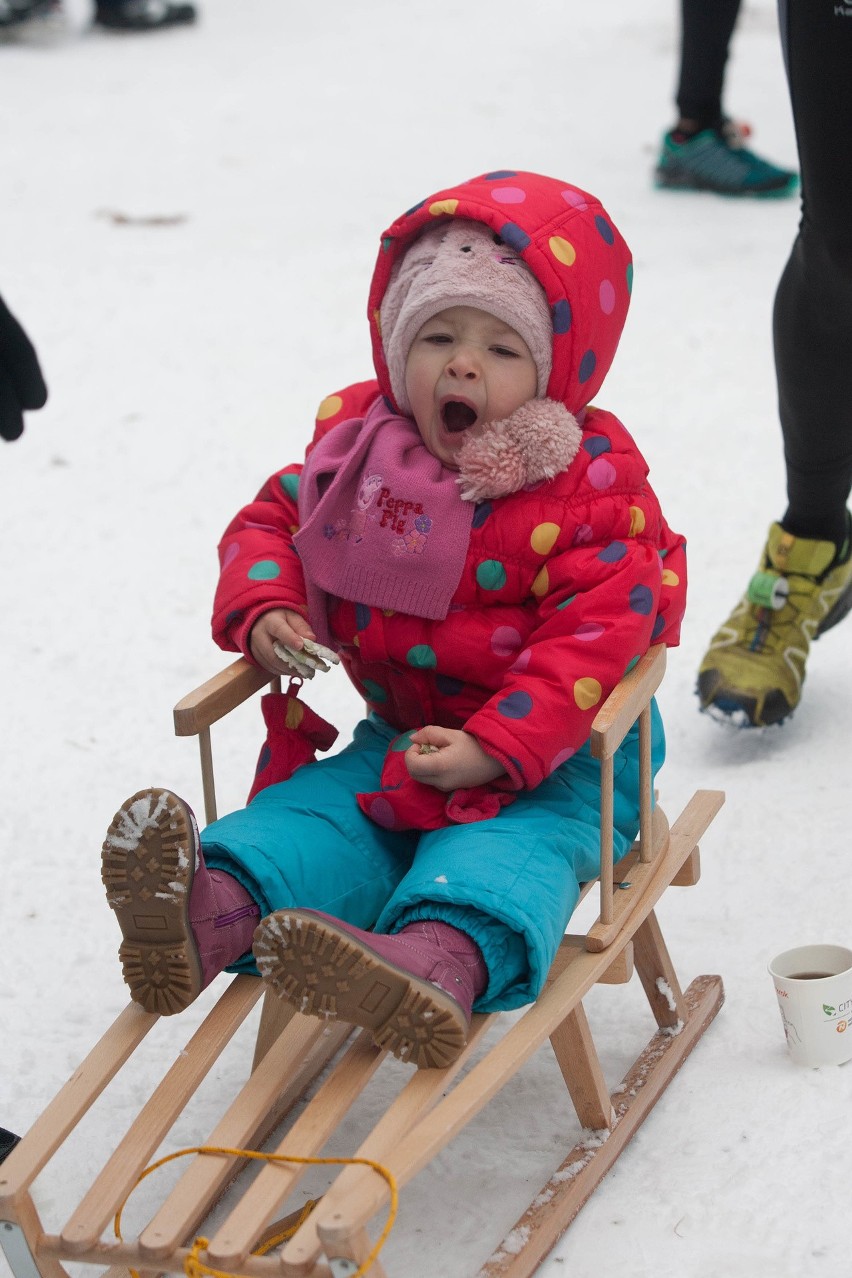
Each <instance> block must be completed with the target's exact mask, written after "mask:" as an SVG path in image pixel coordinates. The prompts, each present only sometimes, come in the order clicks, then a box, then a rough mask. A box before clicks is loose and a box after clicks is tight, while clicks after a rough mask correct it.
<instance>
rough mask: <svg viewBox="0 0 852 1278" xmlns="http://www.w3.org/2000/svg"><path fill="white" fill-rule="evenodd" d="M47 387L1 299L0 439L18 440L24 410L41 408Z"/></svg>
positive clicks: (30, 348) (30, 349) (25, 339)
mask: <svg viewBox="0 0 852 1278" xmlns="http://www.w3.org/2000/svg"><path fill="white" fill-rule="evenodd" d="M46 402H47V387H46V386H45V384H44V378H43V377H42V375H41V368H40V367H39V362H38V356H37V355H36V353H35V349H34V347H33V344H32V342H31V341H30V339H29V338H28V337H27V335H26V333H25V332H24V330H23V329H22V328H21V326H20V324H19V323H18V321H17V320H16V319H15V317H14V315H13V314H12V312H11V311H10V310H9V308H8V306H7V305H6V303H5V302H4V301H3V299H2V297H0V435H2V436H3V438H4V439H7V440H12V439H17V438H18V436H19V435H20V434H21V433H22V432H23V429H24V416H23V413H24V409H25V408H44V405H45V403H46Z"/></svg>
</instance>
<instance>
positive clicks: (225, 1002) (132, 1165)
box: [62, 976, 261, 1254]
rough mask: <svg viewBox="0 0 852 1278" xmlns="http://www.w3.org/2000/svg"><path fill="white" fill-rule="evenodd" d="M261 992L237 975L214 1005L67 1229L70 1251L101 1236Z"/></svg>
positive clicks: (65, 1238)
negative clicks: (187, 1099)
mask: <svg viewBox="0 0 852 1278" xmlns="http://www.w3.org/2000/svg"><path fill="white" fill-rule="evenodd" d="M260 994H261V987H260V982H259V981H258V980H256V979H254V978H252V977H250V976H237V977H235V979H234V980H233V981H232V982H231V985H230V986H229V988H228V989H227V990H226V991H225V993H224V994H223V995H222V997H221V998H220V999H219V1000H218V1002H217V1003H215V1004H214V1006H213V1008H212V1010H211V1011H210V1013H209V1014H208V1015H207V1017H206V1018H205V1020H204V1021H203V1023H202V1024H201V1025H200V1026H199V1028H198V1029H197V1030H196V1032H195V1034H193V1036H192V1038H191V1039H190V1041H189V1042H188V1043H187V1045H186V1047H185V1048H184V1050H183V1051H182V1052H181V1055H180V1056H179V1057H178V1059H177V1060H176V1061H175V1063H174V1065H172V1067H171V1069H170V1070H169V1072H168V1073H167V1074H166V1076H165V1077H164V1078H163V1080H162V1081H161V1083H160V1084H159V1085H158V1087H157V1088H156V1089H155V1090H154V1092H153V1093H152V1095H151V1097H150V1099H149V1100H148V1102H147V1104H145V1105H144V1106H143V1107H142V1109H141V1110H140V1112H139V1114H138V1116H137V1118H136V1120H135V1122H134V1123H133V1124H132V1125H131V1127H130V1129H129V1131H128V1132H127V1134H126V1136H125V1137H124V1139H123V1140H122V1141H121V1142H120V1144H119V1145H118V1147H117V1149H116V1151H115V1153H114V1154H113V1155H112V1157H111V1158H110V1159H109V1161H108V1162H107V1163H106V1165H105V1167H104V1169H103V1171H102V1172H101V1173H100V1175H99V1176H98V1178H97V1179H96V1180H95V1182H94V1183H93V1185H92V1187H91V1189H90V1190H89V1192H88V1193H87V1194H86V1196H85V1197H84V1198H83V1201H82V1202H81V1203H80V1206H79V1207H78V1208H77V1210H76V1211H75V1212H74V1214H73V1216H72V1217H71V1218H70V1220H69V1221H68V1223H67V1224H66V1225H65V1228H64V1229H63V1230H62V1241H63V1243H64V1244H65V1246H66V1247H67V1248H68V1251H69V1252H70V1253H71V1254H73V1253H74V1252H76V1251H85V1250H87V1249H88V1248H89V1247H91V1246H92V1245H93V1244H94V1243H95V1242H96V1241H97V1240H98V1238H99V1237H100V1236H101V1234H102V1233H103V1230H104V1228H105V1226H106V1225H107V1224H108V1223H109V1222H110V1221H111V1220H112V1218H113V1216H114V1215H115V1213H116V1211H117V1209H118V1208H119V1207H120V1205H121V1204H122V1202H123V1201H124V1199H125V1198H126V1196H127V1195H128V1194H129V1193H130V1191H131V1190H132V1189H133V1187H134V1185H135V1184H136V1181H137V1180H138V1178H139V1175H140V1173H141V1172H142V1171H144V1169H145V1167H146V1166H147V1164H148V1163H149V1162H150V1160H151V1157H152V1155H153V1154H154V1151H155V1150H156V1149H157V1148H158V1147H159V1145H160V1142H161V1140H162V1139H163V1137H164V1136H165V1134H166V1132H168V1131H169V1130H170V1129H171V1127H172V1126H173V1124H174V1122H175V1121H176V1119H177V1118H178V1117H179V1115H180V1114H181V1113H182V1111H183V1110H184V1108H185V1107H186V1098H187V1095H192V1094H193V1093H194V1092H195V1091H196V1090H197V1088H198V1086H199V1084H200V1083H201V1081H202V1079H203V1078H204V1077H205V1076H206V1075H207V1073H208V1071H209V1070H210V1068H211V1066H212V1065H213V1064H214V1063H215V1061H216V1060H217V1059H218V1057H219V1056H220V1055H221V1053H222V1051H223V1050H224V1048H225V1047H226V1046H227V1045H228V1043H229V1042H230V1040H231V1038H232V1037H233V1035H234V1034H235V1032H236V1031H237V1029H238V1028H239V1027H240V1025H241V1024H242V1023H243V1021H244V1020H245V1018H246V1017H247V1016H248V1014H249V1012H250V1011H251V1009H252V1008H253V1007H254V1005H255V1003H256V1002H257V1000H258V998H259V997H260Z"/></svg>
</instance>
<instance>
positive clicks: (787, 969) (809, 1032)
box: [769, 945, 852, 1066]
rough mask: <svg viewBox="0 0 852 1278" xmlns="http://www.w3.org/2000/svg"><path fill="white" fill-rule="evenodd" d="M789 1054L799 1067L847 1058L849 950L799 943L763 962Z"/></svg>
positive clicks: (851, 1034)
mask: <svg viewBox="0 0 852 1278" xmlns="http://www.w3.org/2000/svg"><path fill="white" fill-rule="evenodd" d="M769 975H770V976H771V977H772V980H773V981H774V982H775V993H776V994H777V995H778V1006H779V1008H780V1010H781V1020H782V1021H783V1022H784V1033H785V1034H786V1035H787V1046H788V1047H789V1049H790V1055H791V1056H792V1058H793V1060H794V1061H796V1062H797V1064H799V1065H810V1066H816V1065H842V1064H844V1062H845V1061H848V1060H852V950H847V949H846V948H845V947H844V946H842V945H800V946H799V947H798V948H797V949H795V950H785V951H784V953H783V954H779V955H778V957H777V958H774V959H773V960H772V962H771V963H770V964H769Z"/></svg>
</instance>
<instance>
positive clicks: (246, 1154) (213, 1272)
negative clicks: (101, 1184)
mask: <svg viewBox="0 0 852 1278" xmlns="http://www.w3.org/2000/svg"><path fill="white" fill-rule="evenodd" d="M190 1154H226V1155H227V1156H228V1157H231V1158H253V1159H256V1160H258V1161H260V1162H266V1163H300V1164H310V1165H315V1166H328V1165H333V1166H347V1167H349V1166H353V1167H355V1166H361V1167H371V1168H372V1169H373V1171H374V1172H376V1173H377V1174H378V1175H379V1176H381V1177H382V1178H383V1179H384V1180H386V1181H387V1183H388V1188H389V1190H390V1206H389V1207H388V1218H387V1220H386V1221H385V1226H384V1229H383V1230H382V1232H381V1234H380V1235H379V1237H378V1239H377V1241H376V1244H375V1246H374V1247H373V1249H372V1251H371V1252H370V1254H369V1255H368V1256H367V1258H366V1260H364V1261H362V1262H361V1264H360V1265H359V1267H358V1268H357V1269H356V1270H355V1272H354V1273H353V1275H352V1278H362V1275H363V1274H365V1273H366V1272H367V1270H368V1269H369V1268H370V1267H371V1265H372V1264H373V1261H374V1260H375V1259H376V1257H377V1256H378V1254H379V1252H380V1251H381V1249H382V1247H384V1245H385V1243H386V1242H387V1239H388V1235H389V1234H390V1231H391V1229H393V1224H394V1220H395V1219H396V1213H397V1207H398V1205H399V1190H398V1189H397V1183H396V1177H395V1176H394V1174H393V1172H391V1171H389V1170H388V1168H387V1167H383V1166H382V1164H381V1163H377V1162H375V1161H374V1160H373V1159H372V1158H307V1157H298V1156H297V1155H295V1154H263V1153H260V1152H259V1151H258V1150H256V1149H228V1148H226V1147H222V1146H219V1145H195V1146H192V1147H190V1148H189V1149H178V1150H177V1151H176V1152H175V1153H174V1154H166V1156H165V1157H164V1158H159V1159H158V1160H157V1161H156V1162H155V1163H151V1164H150V1166H148V1167H146V1168H145V1170H144V1171H143V1172H142V1173H141V1175H140V1176H139V1177H137V1180H136V1184H135V1185H134V1186H133V1189H131V1190H130V1192H129V1193H128V1194H126V1195H125V1198H124V1200H123V1202H122V1203H121V1205H120V1206H119V1208H118V1211H117V1212H116V1213H115V1219H114V1220H113V1232H114V1233H115V1236H116V1238H117V1239H118V1240H119V1242H121V1241H122V1237H121V1215H122V1212H123V1211H124V1208H125V1207H126V1206H127V1202H128V1199H129V1198H130V1195H131V1194H132V1193H133V1191H134V1190H135V1189H136V1188H137V1187H138V1186H139V1185H141V1183H142V1181H143V1180H144V1179H145V1177H146V1176H150V1175H151V1173H152V1172H155V1171H157V1169H158V1168H160V1167H164V1166H165V1164H166V1163H171V1162H173V1161H174V1159H176V1158H186V1157H188V1156H189V1155H190ZM317 1202H319V1199H311V1200H310V1201H309V1202H307V1203H305V1205H304V1207H303V1208H302V1211H301V1214H300V1215H299V1218H298V1220H297V1221H296V1222H295V1224H293V1225H291V1226H290V1227H289V1228H288V1229H285V1230H283V1231H282V1232H281V1233H280V1234H276V1235H275V1236H274V1237H273V1238H268V1239H267V1240H266V1242H265V1243H264V1244H263V1246H262V1247H258V1249H257V1251H254V1252H252V1255H253V1256H264V1255H265V1254H266V1253H267V1252H268V1251H272V1249H273V1247H277V1246H278V1245H279V1243H282V1242H286V1240H287V1239H288V1238H291V1237H292V1236H293V1234H295V1232H296V1230H297V1229H299V1227H300V1226H301V1225H302V1224H303V1222H304V1221H305V1220H307V1218H308V1216H309V1215H310V1214H311V1212H312V1211H313V1209H314V1207H315V1206H316V1205H317ZM209 1241H210V1240H209V1239H208V1238H196V1240H195V1242H194V1243H193V1245H192V1249H191V1251H190V1253H189V1255H188V1256H187V1257H186V1260H185V1261H184V1265H183V1268H184V1273H185V1274H186V1275H187V1278H203V1275H207V1278H239V1275H236V1274H231V1273H228V1272H226V1271H225V1270H222V1269H214V1268H213V1267H212V1266H211V1265H208V1264H207V1263H206V1262H205V1261H203V1260H202V1259H201V1252H202V1251H204V1250H205V1248H206V1247H207V1246H208V1243H209ZM130 1274H131V1275H132V1278H139V1274H138V1273H137V1271H136V1270H135V1269H130Z"/></svg>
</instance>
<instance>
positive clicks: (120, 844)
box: [101, 790, 260, 1016]
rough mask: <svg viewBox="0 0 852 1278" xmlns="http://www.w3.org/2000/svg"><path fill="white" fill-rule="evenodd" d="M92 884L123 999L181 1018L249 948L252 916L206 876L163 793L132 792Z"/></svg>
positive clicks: (224, 885)
mask: <svg viewBox="0 0 852 1278" xmlns="http://www.w3.org/2000/svg"><path fill="white" fill-rule="evenodd" d="M101 878H102V879H103V883H104V887H105V888H106V892H107V902H108V904H109V906H110V908H111V909H112V910H113V911H114V912H115V916H116V918H117V919H118V925H119V927H120V928H121V934H122V936H123V938H124V939H123V940H122V943H121V946H120V948H119V951H118V954H119V958H120V959H121V965H122V969H123V972H124V979H125V982H126V983H127V985H128V986H129V987H130V997H131V998H132V999H133V1000H134V1002H136V1003H140V1004H141V1005H142V1007H144V1008H145V1011H146V1012H159V1013H160V1014H161V1015H163V1016H171V1015H172V1014H173V1013H174V1012H182V1011H183V1009H184V1008H185V1007H187V1006H188V1005H189V1004H190V1003H191V1002H192V1000H193V999H194V998H196V997H197V996H198V995H199V994H200V993H201V991H202V990H203V989H204V988H205V987H206V986H207V985H209V984H210V982H211V981H212V980H213V978H214V976H216V975H218V973H219V972H221V971H222V969H223V968H225V967H227V965H228V964H229V963H233V962H235V961H236V959H238V958H240V957H241V956H242V955H243V954H245V953H246V952H247V951H248V950H249V949H250V948H251V939H252V933H253V931H254V928H255V926H256V924H257V920H258V918H259V917H260V910H259V908H258V906H257V905H256V903H255V902H254V901H253V900H252V898H251V896H250V895H249V893H248V892H247V891H246V890H245V888H243V886H242V885H241V884H240V883H238V882H237V880H236V879H234V878H232V877H231V875H230V874H225V873H224V872H223V871H221V870H208V869H207V866H206V865H205V864H204V859H203V857H202V855H201V845H200V843H199V840H198V826H197V825H196V822H195V817H194V816H193V814H192V811H191V809H190V808H189V807H188V805H187V804H186V803H184V801H183V800H182V799H179V798H178V796H177V795H176V794H172V792H171V791H170V790H140V791H139V793H138V794H134V795H133V797H132V798H130V799H128V800H127V802H126V803H124V804H122V806H121V807H120V808H119V810H118V812H116V814H115V816H114V817H113V819H112V822H111V824H110V827H109V829H108V831H107V836H106V839H105V840H104V845H103V851H102V854H101Z"/></svg>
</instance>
